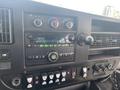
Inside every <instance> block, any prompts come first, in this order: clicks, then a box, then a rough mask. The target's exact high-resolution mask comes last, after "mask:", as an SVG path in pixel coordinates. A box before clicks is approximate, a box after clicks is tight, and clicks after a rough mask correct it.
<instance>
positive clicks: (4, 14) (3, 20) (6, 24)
mask: <svg viewBox="0 0 120 90" xmlns="http://www.w3.org/2000/svg"><path fill="white" fill-rule="evenodd" d="M11 24H12V22H11V10H10V9H5V8H0V44H10V43H12V42H13V37H12V25H11Z"/></svg>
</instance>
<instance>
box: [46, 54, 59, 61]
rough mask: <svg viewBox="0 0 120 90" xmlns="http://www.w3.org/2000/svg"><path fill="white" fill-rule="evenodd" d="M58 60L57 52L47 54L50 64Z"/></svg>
mask: <svg viewBox="0 0 120 90" xmlns="http://www.w3.org/2000/svg"><path fill="white" fill-rule="evenodd" d="M58 59H59V55H58V53H57V52H50V53H49V54H48V60H49V61H50V62H56V61H57V60H58Z"/></svg>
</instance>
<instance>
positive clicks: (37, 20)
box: [33, 18, 43, 27]
mask: <svg viewBox="0 0 120 90" xmlns="http://www.w3.org/2000/svg"><path fill="white" fill-rule="evenodd" d="M33 24H34V26H35V27H41V26H42V25H43V21H42V20H41V19H40V18H36V19H34V21H33Z"/></svg>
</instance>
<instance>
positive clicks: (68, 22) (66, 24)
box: [65, 21, 74, 29]
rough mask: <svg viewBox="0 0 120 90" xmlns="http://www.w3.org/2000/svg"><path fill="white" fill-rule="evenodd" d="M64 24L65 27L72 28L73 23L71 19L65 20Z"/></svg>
mask: <svg viewBox="0 0 120 90" xmlns="http://www.w3.org/2000/svg"><path fill="white" fill-rule="evenodd" d="M65 26H66V28H67V29H72V28H73V26H74V23H73V21H67V22H66V23H65Z"/></svg>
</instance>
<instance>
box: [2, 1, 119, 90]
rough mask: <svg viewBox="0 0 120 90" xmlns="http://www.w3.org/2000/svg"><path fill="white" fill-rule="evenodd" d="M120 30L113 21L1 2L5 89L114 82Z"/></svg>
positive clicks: (33, 89) (38, 89) (35, 5)
mask: <svg viewBox="0 0 120 90" xmlns="http://www.w3.org/2000/svg"><path fill="white" fill-rule="evenodd" d="M51 11H52V12H51ZM119 29H120V21H119V20H116V19H112V18H107V17H101V16H95V15H91V14H87V13H83V12H78V11H74V10H69V9H65V8H60V7H56V6H51V5H46V4H43V3H37V2H34V1H18V0H16V1H9V0H8V2H4V1H3V2H0V90H14V89H16V90H42V89H43V90H50V89H58V88H62V87H67V86H70V85H75V84H82V85H83V84H85V83H86V82H89V81H94V80H97V79H101V78H105V77H108V76H109V75H111V74H112V73H113V72H114V70H116V68H117V65H118V64H119V60H120V56H119V55H120V40H119V36H120V34H119Z"/></svg>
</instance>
